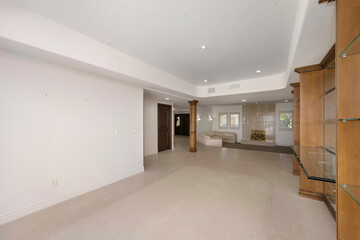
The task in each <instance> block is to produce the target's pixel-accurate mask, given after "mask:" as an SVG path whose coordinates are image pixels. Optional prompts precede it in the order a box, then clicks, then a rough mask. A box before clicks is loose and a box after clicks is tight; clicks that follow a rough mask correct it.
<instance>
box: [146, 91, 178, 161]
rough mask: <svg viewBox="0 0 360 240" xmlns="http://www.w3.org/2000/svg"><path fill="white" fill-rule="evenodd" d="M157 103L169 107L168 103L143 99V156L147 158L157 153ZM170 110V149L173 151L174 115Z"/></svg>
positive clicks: (170, 103) (169, 103)
mask: <svg viewBox="0 0 360 240" xmlns="http://www.w3.org/2000/svg"><path fill="white" fill-rule="evenodd" d="M158 103H162V104H167V105H171V109H173V105H174V104H173V103H172V102H169V101H159V100H156V99H152V98H144V155H145V156H149V155H152V154H156V153H158V120H157V119H158V113H157V109H158ZM172 112H173V110H171V116H172V117H171V124H172V149H174V114H173V113H172Z"/></svg>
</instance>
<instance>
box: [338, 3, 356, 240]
mask: <svg viewBox="0 0 360 240" xmlns="http://www.w3.org/2000/svg"><path fill="white" fill-rule="evenodd" d="M336 11H337V22H336V24H337V33H336V79H335V85H336V110H337V119H338V120H337V146H336V151H337V180H336V182H337V234H338V239H339V240H353V239H354V240H355V239H360V228H359V226H360V205H359V198H358V197H359V196H360V195H359V189H360V177H359V176H360V175H359V173H360V54H359V53H360V37H359V34H360V14H359V13H360V1H357V0H356V1H354V0H337V5H336Z"/></svg>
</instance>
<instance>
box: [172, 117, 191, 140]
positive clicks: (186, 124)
mask: <svg viewBox="0 0 360 240" xmlns="http://www.w3.org/2000/svg"><path fill="white" fill-rule="evenodd" d="M174 120H175V123H174V126H175V135H183V136H189V135H190V114H188V113H184V114H175V119H174Z"/></svg>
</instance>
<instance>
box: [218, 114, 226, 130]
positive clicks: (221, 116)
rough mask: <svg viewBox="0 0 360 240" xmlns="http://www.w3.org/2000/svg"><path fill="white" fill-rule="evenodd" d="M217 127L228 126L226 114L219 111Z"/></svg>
mask: <svg viewBox="0 0 360 240" xmlns="http://www.w3.org/2000/svg"><path fill="white" fill-rule="evenodd" d="M219 128H228V114H227V113H219Z"/></svg>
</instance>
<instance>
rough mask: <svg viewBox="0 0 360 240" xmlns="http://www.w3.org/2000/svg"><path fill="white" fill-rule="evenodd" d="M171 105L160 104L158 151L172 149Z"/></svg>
mask: <svg viewBox="0 0 360 240" xmlns="http://www.w3.org/2000/svg"><path fill="white" fill-rule="evenodd" d="M171 122H172V121H171V105H164V104H158V151H159V152H161V151H164V150H168V149H171Z"/></svg>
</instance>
